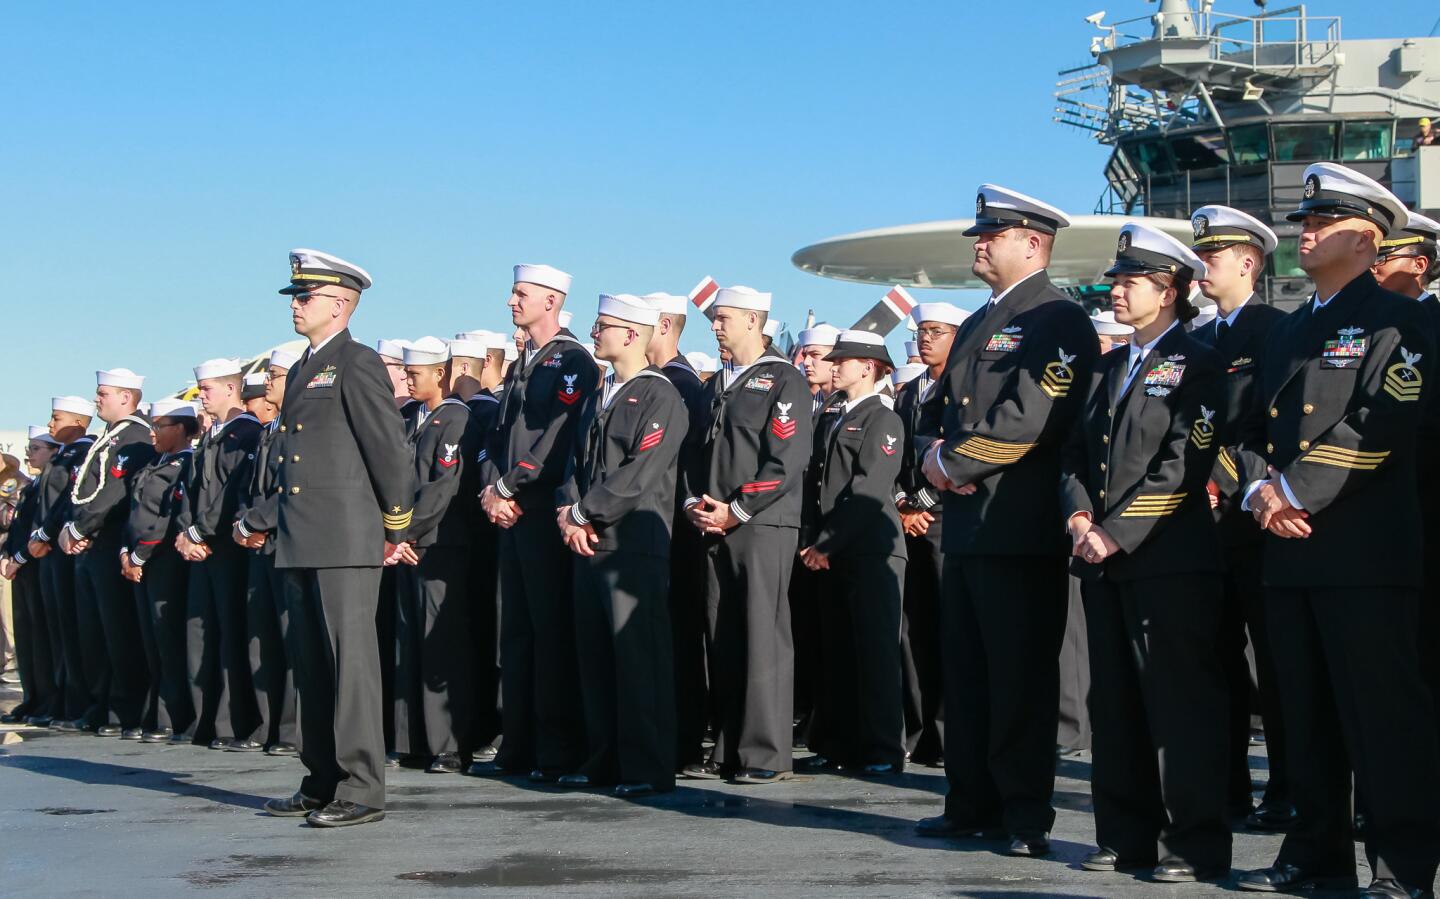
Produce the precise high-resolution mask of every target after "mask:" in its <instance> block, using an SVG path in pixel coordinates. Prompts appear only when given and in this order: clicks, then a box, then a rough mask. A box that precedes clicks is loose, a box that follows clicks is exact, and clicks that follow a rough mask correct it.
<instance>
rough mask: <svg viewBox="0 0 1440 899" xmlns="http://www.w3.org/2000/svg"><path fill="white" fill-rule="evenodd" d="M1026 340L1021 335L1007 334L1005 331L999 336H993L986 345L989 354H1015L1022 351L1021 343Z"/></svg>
mask: <svg viewBox="0 0 1440 899" xmlns="http://www.w3.org/2000/svg"><path fill="white" fill-rule="evenodd" d="M1023 339H1024V338H1023V337H1022V336H1021V335H1019V334H1006V333H1004V332H1003V331H1002V332H1001V333H999V334H991V335H990V340H989V341H987V342H986V344H985V352H987V353H1013V352H1016V351H1017V350H1019V349H1020V341H1021V340H1023Z"/></svg>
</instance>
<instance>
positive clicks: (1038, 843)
mask: <svg viewBox="0 0 1440 899" xmlns="http://www.w3.org/2000/svg"><path fill="white" fill-rule="evenodd" d="M1005 854H1006V855H1014V856H1017V857H1019V858H1043V857H1044V856H1047V855H1049V854H1050V834H1048V833H1012V834H1011V835H1010V845H1009V846H1008V847H1007V848H1006V849H1005Z"/></svg>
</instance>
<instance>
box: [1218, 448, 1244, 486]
mask: <svg viewBox="0 0 1440 899" xmlns="http://www.w3.org/2000/svg"><path fill="white" fill-rule="evenodd" d="M1220 467H1221V468H1223V469H1225V473H1226V474H1227V475H1229V476H1230V480H1232V481H1239V480H1240V471H1239V470H1238V469H1237V468H1236V467H1235V460H1234V459H1232V458H1230V451H1229V450H1228V449H1226V448H1225V447H1223V446H1222V447H1220Z"/></svg>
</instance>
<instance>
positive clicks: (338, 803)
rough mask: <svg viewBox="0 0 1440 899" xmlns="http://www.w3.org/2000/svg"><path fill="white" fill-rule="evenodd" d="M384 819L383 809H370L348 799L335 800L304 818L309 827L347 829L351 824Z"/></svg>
mask: <svg viewBox="0 0 1440 899" xmlns="http://www.w3.org/2000/svg"><path fill="white" fill-rule="evenodd" d="M384 818H385V810H384V809H383V808H371V807H370V806H368V805H361V804H360V803H358V802H351V801H350V800H348V799H336V800H334V801H332V802H331V803H330V804H329V805H327V806H325V807H324V808H322V809H320V810H319V811H314V812H311V813H310V814H308V815H306V816H305V820H306V821H308V822H310V826H311V827H349V826H351V825H353V824H369V823H370V822H371V821H381V820H384Z"/></svg>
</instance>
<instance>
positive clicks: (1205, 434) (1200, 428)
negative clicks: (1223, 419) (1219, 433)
mask: <svg viewBox="0 0 1440 899" xmlns="http://www.w3.org/2000/svg"><path fill="white" fill-rule="evenodd" d="M1214 418H1215V410H1214V409H1206V408H1205V407H1204V406H1203V405H1202V406H1201V407H1200V417H1199V418H1197V419H1195V424H1194V425H1192V426H1191V428H1190V442H1191V443H1193V444H1195V448H1196V449H1198V450H1207V449H1209V448H1210V441H1212V440H1214V439H1215V424H1214V422H1213V419H1214Z"/></svg>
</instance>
